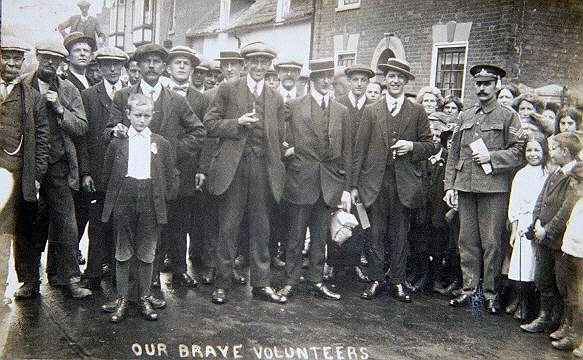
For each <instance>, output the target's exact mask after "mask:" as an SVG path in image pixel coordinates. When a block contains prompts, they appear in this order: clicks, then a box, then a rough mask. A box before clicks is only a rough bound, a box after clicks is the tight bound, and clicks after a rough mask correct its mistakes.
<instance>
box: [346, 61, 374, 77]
mask: <svg viewBox="0 0 583 360" xmlns="http://www.w3.org/2000/svg"><path fill="white" fill-rule="evenodd" d="M344 73H345V74H346V76H348V77H350V76H351V75H352V74H355V73H361V74H365V75H366V76H368V78H369V79H370V78H373V77H374V76H375V73H374V71H372V69H371V68H369V67H368V66H366V65H361V64H353V65H350V66H349V67H347V68H346V69H344Z"/></svg>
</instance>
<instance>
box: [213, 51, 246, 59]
mask: <svg viewBox="0 0 583 360" xmlns="http://www.w3.org/2000/svg"><path fill="white" fill-rule="evenodd" d="M215 60H216V61H226V60H237V61H241V62H242V61H243V57H242V56H241V54H240V53H239V51H238V50H223V51H221V52H219V57H218V58H216V59H215Z"/></svg>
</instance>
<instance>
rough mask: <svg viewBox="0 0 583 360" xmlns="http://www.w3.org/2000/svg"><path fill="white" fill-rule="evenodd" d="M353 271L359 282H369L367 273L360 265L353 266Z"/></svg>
mask: <svg viewBox="0 0 583 360" xmlns="http://www.w3.org/2000/svg"><path fill="white" fill-rule="evenodd" d="M354 273H355V274H356V279H357V280H358V281H359V282H361V283H369V282H370V279H369V277H368V275H367V274H365V272H364V271H363V270H362V268H361V267H360V266H358V265H357V266H355V267H354Z"/></svg>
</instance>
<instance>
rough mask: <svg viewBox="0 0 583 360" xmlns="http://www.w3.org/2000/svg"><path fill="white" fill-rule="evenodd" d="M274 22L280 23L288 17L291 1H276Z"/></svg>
mask: <svg viewBox="0 0 583 360" xmlns="http://www.w3.org/2000/svg"><path fill="white" fill-rule="evenodd" d="M276 6H277V8H276V9H275V22H282V21H284V20H285V18H286V17H287V16H288V15H289V11H290V6H291V0H277V5H276Z"/></svg>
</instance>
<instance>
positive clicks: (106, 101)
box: [96, 80, 111, 110]
mask: <svg viewBox="0 0 583 360" xmlns="http://www.w3.org/2000/svg"><path fill="white" fill-rule="evenodd" d="M105 81H107V80H105ZM96 90H97V93H98V94H99V102H100V103H101V106H103V107H104V108H105V109H108V110H109V107H110V106H111V99H110V98H109V95H107V90H106V89H105V84H104V83H103V81H101V82H100V83H99V85H97V89H96Z"/></svg>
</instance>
